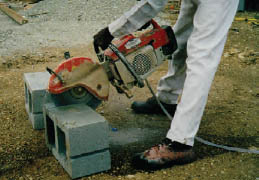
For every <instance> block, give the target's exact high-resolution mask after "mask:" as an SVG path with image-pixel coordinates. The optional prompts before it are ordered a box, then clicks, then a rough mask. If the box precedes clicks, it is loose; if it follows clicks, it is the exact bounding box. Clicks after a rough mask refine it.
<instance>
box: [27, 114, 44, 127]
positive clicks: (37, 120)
mask: <svg viewBox="0 0 259 180" xmlns="http://www.w3.org/2000/svg"><path fill="white" fill-rule="evenodd" d="M29 120H30V121H31V124H32V128H33V129H38V130H39V129H44V128H45V126H44V116H43V113H37V114H33V113H30V114H29Z"/></svg>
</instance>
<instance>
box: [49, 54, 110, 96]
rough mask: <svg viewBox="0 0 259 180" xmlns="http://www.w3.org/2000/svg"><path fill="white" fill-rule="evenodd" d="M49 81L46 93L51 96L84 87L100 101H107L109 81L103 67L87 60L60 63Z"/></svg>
mask: <svg viewBox="0 0 259 180" xmlns="http://www.w3.org/2000/svg"><path fill="white" fill-rule="evenodd" d="M54 72H55V73H56V74H58V75H59V76H60V77H61V78H62V80H63V83H62V82H61V81H60V80H59V79H58V77H57V76H56V75H55V74H52V75H51V77H50V79H49V84H48V91H49V92H50V93H52V94H60V93H63V92H65V91H67V90H69V89H71V88H73V87H77V86H81V87H84V88H85V89H86V90H87V91H88V92H89V93H91V94H93V95H94V96H95V97H97V98H98V99H100V100H108V96H109V80H108V77H107V74H106V72H105V70H104V68H103V66H102V65H101V64H99V63H95V62H93V61H92V60H91V59H89V58H85V57H75V58H71V59H68V60H66V61H64V62H63V63H61V64H60V65H59V66H58V67H57V68H56V69H55V70H54Z"/></svg>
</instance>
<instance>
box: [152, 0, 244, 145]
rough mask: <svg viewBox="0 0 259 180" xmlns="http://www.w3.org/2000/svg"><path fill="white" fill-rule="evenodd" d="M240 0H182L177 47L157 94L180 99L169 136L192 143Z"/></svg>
mask: <svg viewBox="0 0 259 180" xmlns="http://www.w3.org/2000/svg"><path fill="white" fill-rule="evenodd" d="M238 2H239V1H238V0H183V1H182V5H181V10H180V14H179V17H178V20H177V22H176V24H175V26H174V28H173V29H174V32H175V35H176V39H177V42H178V46H179V48H178V50H177V51H176V52H175V53H174V55H173V60H172V61H170V62H169V70H168V73H167V75H166V76H164V77H163V78H162V79H161V80H160V81H159V84H158V93H157V95H158V98H159V99H160V100H161V101H163V102H165V103H169V104H175V103H177V99H178V96H179V95H180V94H182V96H181V100H180V102H179V104H178V106H177V110H176V112H175V115H174V118H173V120H172V123H171V128H170V130H169V131H168V134H167V138H169V139H171V140H173V141H177V142H180V143H183V144H187V145H190V146H193V144H194V137H195V135H196V133H197V131H198V129H199V125H200V121H201V117H202V114H203V111H204V108H205V105H206V102H207V97H208V93H209V89H210V87H211V84H212V81H213V78H214V75H215V72H216V70H217V67H218V64H219V62H220V58H221V56H222V52H223V49H224V44H225V42H226V38H227V33H228V30H229V28H230V26H231V23H232V21H233V19H234V16H235V13H236V10H237V6H238Z"/></svg>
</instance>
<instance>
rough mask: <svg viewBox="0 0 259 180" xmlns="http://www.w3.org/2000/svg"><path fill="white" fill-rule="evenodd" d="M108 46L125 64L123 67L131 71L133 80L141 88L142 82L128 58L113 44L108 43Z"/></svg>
mask: <svg viewBox="0 0 259 180" xmlns="http://www.w3.org/2000/svg"><path fill="white" fill-rule="evenodd" d="M109 48H110V49H111V50H112V51H113V52H114V53H115V54H116V56H117V57H118V58H119V59H120V60H121V62H122V63H123V64H124V65H125V67H126V68H127V70H128V71H129V72H130V73H131V75H132V76H133V77H134V78H135V80H136V81H137V85H138V87H140V88H142V87H144V82H143V80H142V79H141V78H140V77H139V75H138V74H137V73H136V72H135V71H134V69H133V67H132V66H131V64H130V63H129V62H128V60H127V59H126V57H125V56H124V55H123V54H122V53H121V52H120V51H119V50H118V48H117V47H116V46H115V45H113V44H110V45H109Z"/></svg>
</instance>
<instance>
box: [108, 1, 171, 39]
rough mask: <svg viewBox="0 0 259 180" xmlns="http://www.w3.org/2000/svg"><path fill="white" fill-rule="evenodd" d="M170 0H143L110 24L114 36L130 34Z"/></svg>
mask: <svg viewBox="0 0 259 180" xmlns="http://www.w3.org/2000/svg"><path fill="white" fill-rule="evenodd" d="M167 1H168V0H142V1H140V2H138V3H137V4H136V5H135V6H133V7H132V8H131V9H130V10H129V11H128V12H126V13H124V15H122V16H121V17H120V18H119V19H117V20H115V21H114V22H112V23H111V24H110V25H109V31H110V33H111V34H112V35H113V36H114V37H120V36H123V35H126V34H130V33H132V32H134V31H136V30H137V29H139V28H141V27H142V26H143V25H144V24H145V23H147V22H148V21H150V20H151V19H152V18H154V17H155V16H156V15H157V14H158V13H159V12H160V11H161V10H162V9H163V8H164V6H165V5H166V3H167Z"/></svg>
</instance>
